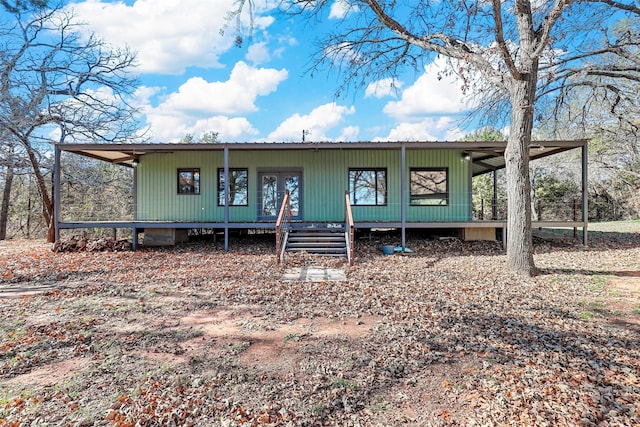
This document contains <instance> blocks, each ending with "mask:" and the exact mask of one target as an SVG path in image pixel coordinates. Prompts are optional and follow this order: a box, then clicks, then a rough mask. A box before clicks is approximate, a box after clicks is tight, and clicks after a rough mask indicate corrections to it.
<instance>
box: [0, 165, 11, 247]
mask: <svg viewBox="0 0 640 427" xmlns="http://www.w3.org/2000/svg"><path fill="white" fill-rule="evenodd" d="M13 176H14V174H13V165H12V164H11V162H9V164H7V171H6V173H5V179H4V190H3V191H2V206H0V240H5V239H6V238H7V223H8V221H9V197H10V196H11V187H12V185H13Z"/></svg>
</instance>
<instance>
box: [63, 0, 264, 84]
mask: <svg viewBox="0 0 640 427" xmlns="http://www.w3.org/2000/svg"><path fill="white" fill-rule="evenodd" d="M235 3H236V2H235V0H216V1H215V3H213V4H215V6H214V5H213V4H212V3H211V2H206V1H201V0H182V1H174V0H137V1H135V2H134V3H133V4H132V5H126V4H125V3H124V2H122V1H119V2H106V1H102V0H86V1H84V2H81V3H74V4H71V5H70V7H71V8H73V10H74V12H75V14H76V15H77V16H78V18H79V20H80V21H82V22H86V23H87V24H88V26H87V30H91V31H95V32H96V33H97V34H99V35H100V36H101V37H103V38H104V39H105V40H106V41H107V42H108V43H110V44H112V45H115V46H125V45H126V46H129V47H130V48H131V49H132V50H134V51H136V52H138V62H139V64H140V66H139V67H138V68H137V71H139V72H141V73H165V74H181V73H183V72H184V70H185V69H186V67H189V66H200V67H220V66H221V65H220V64H219V62H218V58H219V56H220V55H221V54H222V53H224V52H226V51H227V50H229V49H231V48H232V47H233V45H234V39H235V32H234V25H235V23H229V22H228V21H226V15H227V12H228V11H231V10H233V9H234V7H237V6H236V5H235ZM273 21H274V19H273V18H272V17H257V18H256V19H255V21H254V26H255V27H256V28H257V29H260V28H265V27H267V26H269V25H270V24H271V23H272V22H273ZM225 26H229V28H228V29H227V31H225V32H224V35H221V34H220V30H221V29H223V28H225Z"/></svg>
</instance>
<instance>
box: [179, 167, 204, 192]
mask: <svg viewBox="0 0 640 427" xmlns="http://www.w3.org/2000/svg"><path fill="white" fill-rule="evenodd" d="M178 194H200V169H178Z"/></svg>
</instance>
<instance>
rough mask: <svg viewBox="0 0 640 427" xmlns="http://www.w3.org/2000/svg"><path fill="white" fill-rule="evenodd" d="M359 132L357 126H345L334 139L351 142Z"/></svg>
mask: <svg viewBox="0 0 640 427" xmlns="http://www.w3.org/2000/svg"><path fill="white" fill-rule="evenodd" d="M359 134H360V128H359V127H358V126H347V127H345V128H344V129H342V133H341V134H340V136H339V137H337V138H336V141H344V142H352V141H356V140H357V138H358V135H359Z"/></svg>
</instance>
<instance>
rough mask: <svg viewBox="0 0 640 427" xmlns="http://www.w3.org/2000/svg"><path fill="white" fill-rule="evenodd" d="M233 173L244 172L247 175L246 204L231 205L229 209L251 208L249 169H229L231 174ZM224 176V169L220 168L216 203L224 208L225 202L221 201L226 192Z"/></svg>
mask: <svg viewBox="0 0 640 427" xmlns="http://www.w3.org/2000/svg"><path fill="white" fill-rule="evenodd" d="M232 171H235V172H239V171H244V172H245V173H246V175H247V177H246V187H245V192H246V194H245V203H242V204H238V203H234V204H231V203H229V207H239V206H249V168H229V174H231V172H232ZM223 175H224V168H218V176H217V180H218V184H217V191H216V203H217V205H218V206H224V200H220V196H222V194H223V192H224V184H223V182H222V179H221V178H222V177H223Z"/></svg>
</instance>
